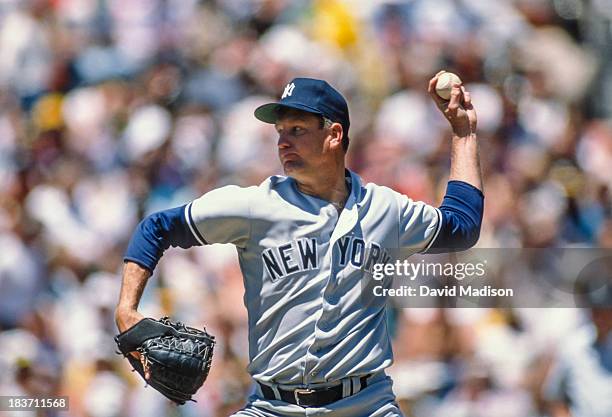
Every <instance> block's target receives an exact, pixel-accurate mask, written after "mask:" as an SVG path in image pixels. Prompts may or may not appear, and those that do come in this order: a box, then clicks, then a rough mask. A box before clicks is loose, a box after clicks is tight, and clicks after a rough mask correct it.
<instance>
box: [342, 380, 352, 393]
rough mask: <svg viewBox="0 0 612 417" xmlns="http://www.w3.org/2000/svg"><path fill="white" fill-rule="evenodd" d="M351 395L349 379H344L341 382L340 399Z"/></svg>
mask: <svg viewBox="0 0 612 417" xmlns="http://www.w3.org/2000/svg"><path fill="white" fill-rule="evenodd" d="M350 395H351V379H350V378H344V379H343V380H342V398H346V397H349V396H350Z"/></svg>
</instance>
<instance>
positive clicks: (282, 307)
mask: <svg viewBox="0 0 612 417" xmlns="http://www.w3.org/2000/svg"><path fill="white" fill-rule="evenodd" d="M438 75H439V74H438ZM438 75H436V76H435V77H434V78H432V79H431V81H430V83H429V93H430V95H431V97H432V99H433V100H434V101H435V103H436V105H437V106H438V108H439V109H440V110H441V111H442V113H443V114H444V116H445V117H446V118H447V120H448V121H449V122H450V125H451V127H452V130H453V137H452V144H451V147H452V150H451V168H450V181H449V183H448V187H447V191H446V196H445V198H444V201H443V203H442V205H441V206H440V207H432V206H429V205H427V204H424V203H422V202H416V201H412V200H411V199H410V198H408V197H407V196H405V195H401V194H399V193H397V192H395V191H393V190H391V189H389V188H386V187H382V186H379V185H375V184H364V183H363V182H362V181H361V179H360V178H359V176H358V175H356V174H355V173H354V172H352V171H350V170H347V169H346V167H345V154H346V151H347V147H348V144H349V125H350V121H349V111H348V106H347V103H346V100H345V99H344V97H343V96H342V95H341V94H340V93H339V92H338V91H336V90H335V89H334V88H333V87H331V86H330V85H329V84H328V83H327V82H325V81H322V80H315V79H309V78H296V79H294V80H292V81H291V82H290V83H289V84H287V86H286V87H285V89H284V92H283V94H282V97H281V99H280V100H279V101H278V102H276V103H270V104H266V105H263V106H261V107H259V108H257V109H256V110H255V117H256V118H258V119H259V120H261V121H263V122H266V123H272V124H274V126H275V128H276V131H277V132H278V145H277V146H278V155H279V158H280V161H281V163H282V166H283V170H284V173H285V176H273V177H270V178H268V179H267V180H265V181H264V182H263V183H262V184H260V185H259V186H253V187H246V188H241V187H237V186H226V187H222V188H218V189H215V190H213V191H210V192H208V193H206V194H204V195H203V196H201V197H200V198H198V199H196V200H194V201H192V202H190V203H189V204H187V205H185V206H182V207H177V208H173V209H169V210H165V211H162V212H158V213H155V214H152V215H150V216H148V217H147V218H145V219H144V220H143V221H142V222H141V223H140V225H139V226H138V227H137V229H136V231H135V233H134V235H133V237H132V239H131V241H130V244H129V247H128V249H127V253H126V256H125V268H124V272H123V283H122V288H121V294H120V300H119V304H118V306H117V310H116V321H117V325H118V328H119V330H121V331H124V330H126V329H127V328H129V327H131V326H132V325H134V324H135V323H137V322H138V321H139V320H141V319H142V318H143V316H142V315H141V314H140V313H139V312H138V311H137V307H138V303H139V300H140V297H141V295H142V292H143V289H144V287H145V284H146V282H147V279H148V277H149V276H150V275H151V272H152V271H153V270H154V268H155V266H156V264H157V262H158V261H159V259H160V257H161V256H162V253H163V252H164V250H165V249H167V248H168V247H170V246H179V247H182V248H188V247H192V246H199V245H207V244H213V243H231V244H233V245H235V246H236V248H237V251H238V255H239V261H240V267H241V270H242V273H243V276H244V286H245V298H244V300H245V304H246V308H247V310H248V326H249V347H250V348H249V357H250V363H249V365H248V368H247V369H248V372H249V373H250V374H251V375H252V377H253V379H254V381H255V384H254V386H255V389H254V392H253V394H252V395H251V396H250V397H249V399H248V403H247V405H246V406H245V407H244V408H243V409H242V410H241V411H239V412H238V413H236V414H235V416H306V415H308V416H314V415H323V414H325V415H328V416H337V417H341V416H347V417H361V416H401V415H402V414H401V412H400V410H399V407H398V405H397V403H396V402H395V397H394V394H393V391H392V381H391V379H390V378H389V377H388V376H387V375H386V374H385V368H387V367H388V366H390V365H391V363H392V362H393V356H392V352H391V341H390V337H389V332H388V330H387V327H386V315H385V314H386V313H385V311H386V310H385V308H384V306H383V305H381V306H380V307H378V308H364V307H363V305H362V303H361V302H360V301H359V300H360V295H361V294H360V292H361V285H360V280H361V279H362V278H363V276H364V268H363V267H364V264H365V263H367V262H376V261H377V259H376V258H377V257H379V258H381V255H380V254H381V253H383V251H384V250H385V249H387V248H404V249H405V250H407V251H409V252H413V253H417V252H421V253H422V252H427V251H440V250H449V249H450V250H457V249H466V248H469V247H471V246H472V245H474V243H475V242H476V241H477V240H478V236H479V233H480V225H481V220H482V213H483V198H484V197H483V194H482V191H481V190H482V182H481V175H480V168H479V160H478V141H477V138H476V133H475V129H476V113H475V110H474V108H473V106H472V103H471V99H470V94H469V93H468V92H467V91H465V89H464V88H463V86H461V85H459V84H455V85H454V86H453V89H452V94H451V98H450V100H449V101H444V100H443V99H441V98H440V97H438V96H437V95H436V93H435V87H436V81H437V77H438ZM245 146H248V142H245ZM379 260H380V259H379Z"/></svg>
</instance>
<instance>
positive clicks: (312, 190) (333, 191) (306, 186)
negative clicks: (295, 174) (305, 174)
mask: <svg viewBox="0 0 612 417" xmlns="http://www.w3.org/2000/svg"><path fill="white" fill-rule="evenodd" d="M296 182H297V187H298V189H299V190H300V191H301V192H303V193H304V194H308V195H312V196H315V197H318V198H320V199H322V200H327V201H329V202H331V203H332V204H334V205H335V206H336V207H340V208H343V207H344V203H345V202H346V199H347V197H348V195H349V190H348V188H347V186H346V179H345V178H344V164H342V166H341V167H338V169H336V170H334V171H333V172H326V173H325V172H322V173H321V174H320V175H319V176H317V178H316V179H313V180H312V181H308V182H302V181H297V180H296Z"/></svg>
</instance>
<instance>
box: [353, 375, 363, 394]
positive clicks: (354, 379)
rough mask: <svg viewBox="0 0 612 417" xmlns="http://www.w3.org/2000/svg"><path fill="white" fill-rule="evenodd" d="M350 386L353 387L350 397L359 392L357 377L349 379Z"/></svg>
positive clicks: (359, 384)
mask: <svg viewBox="0 0 612 417" xmlns="http://www.w3.org/2000/svg"><path fill="white" fill-rule="evenodd" d="M351 385H352V386H353V391H352V393H351V395H354V394H357V393H358V392H359V391H361V380H360V378H359V377H358V376H354V377H351Z"/></svg>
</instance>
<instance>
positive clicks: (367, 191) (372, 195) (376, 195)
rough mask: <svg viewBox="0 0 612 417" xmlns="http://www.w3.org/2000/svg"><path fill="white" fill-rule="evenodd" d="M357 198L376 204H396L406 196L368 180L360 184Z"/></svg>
mask: <svg viewBox="0 0 612 417" xmlns="http://www.w3.org/2000/svg"><path fill="white" fill-rule="evenodd" d="M359 199H360V200H361V201H363V202H372V203H376V204H381V203H387V204H398V203H399V202H401V201H402V199H408V197H406V196H405V195H403V194H400V193H399V192H397V191H395V190H394V189H392V188H390V187H387V186H385V185H378V184H375V183H373V182H368V183H362V184H361V187H360V190H359Z"/></svg>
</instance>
